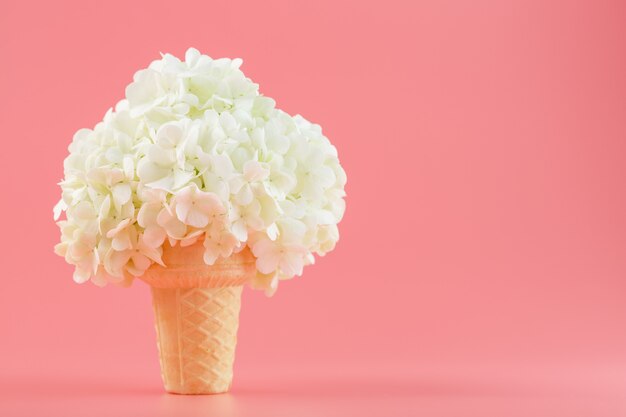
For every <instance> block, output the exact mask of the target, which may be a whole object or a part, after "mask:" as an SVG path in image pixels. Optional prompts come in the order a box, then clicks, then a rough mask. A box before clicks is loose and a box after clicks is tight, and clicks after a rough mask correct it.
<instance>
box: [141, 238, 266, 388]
mask: <svg viewBox="0 0 626 417" xmlns="http://www.w3.org/2000/svg"><path fill="white" fill-rule="evenodd" d="M198 246H199V247H198ZM202 252H203V251H202V245H193V246H189V247H186V248H180V247H174V248H171V247H169V248H164V254H163V260H164V262H165V264H166V265H167V267H166V268H164V267H162V266H158V265H156V266H153V267H151V268H150V269H149V270H148V271H147V272H146V274H144V276H143V277H141V279H142V280H144V281H146V282H147V283H149V284H150V285H151V286H152V302H153V307H154V315H155V324H156V331H157V338H158V348H159V356H160V361H161V374H162V377H163V383H164V385H165V389H166V390H167V391H168V392H172V393H177V394H217V393H221V392H226V391H228V390H229V389H230V386H231V384H232V379H233V363H234V360H235V347H236V344H237V328H238V327H239V311H240V308H241V292H242V289H243V286H242V284H243V283H244V282H245V281H247V280H248V279H250V278H251V277H252V276H254V275H253V274H254V273H255V271H256V269H255V268H254V257H253V256H252V254H250V253H249V252H247V251H245V252H244V251H242V252H240V253H238V254H235V255H233V256H232V257H230V258H228V259H224V260H220V261H218V263H216V264H215V265H213V266H208V265H206V264H204V261H203V260H202ZM250 261H252V263H251V262H250Z"/></svg>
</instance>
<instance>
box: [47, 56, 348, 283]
mask: <svg viewBox="0 0 626 417" xmlns="http://www.w3.org/2000/svg"><path fill="white" fill-rule="evenodd" d="M241 63H242V61H241V60H240V59H234V60H230V59H215V60H214V59H211V58H209V57H208V56H206V55H201V54H200V53H199V52H198V51H197V50H195V49H189V50H188V51H187V53H186V55H185V60H184V61H181V60H180V59H178V58H176V57H174V56H172V55H169V54H166V55H163V57H162V59H160V60H158V61H154V62H152V63H151V64H150V66H149V67H148V68H146V69H143V70H140V71H138V72H137V73H136V74H135V76H134V79H133V82H132V83H131V84H130V85H129V86H128V87H127V88H126V98H125V99H123V100H121V101H120V102H118V103H117V105H116V106H115V108H114V109H110V110H109V111H108V112H107V113H106V115H105V117H104V120H103V121H102V122H100V123H98V124H97V125H96V126H95V128H94V129H93V130H90V129H81V130H79V131H78V132H77V133H76V134H75V135H74V138H73V141H72V143H71V145H70V146H69V156H68V157H67V158H66V159H65V162H64V172H65V178H64V179H63V180H62V181H61V183H60V185H61V188H62V199H61V201H59V203H58V204H57V205H56V206H55V209H54V211H55V219H56V220H58V218H59V217H60V215H61V213H62V212H63V211H65V212H66V219H65V220H61V221H58V225H59V227H60V228H61V243H59V244H58V245H57V246H56V248H55V250H56V252H57V253H58V254H59V255H61V256H64V257H65V260H66V261H67V262H68V263H70V264H73V265H75V273H74V280H75V281H77V282H86V281H88V280H91V281H92V282H94V283H95V284H97V285H104V284H106V283H107V282H117V283H120V282H126V281H128V280H131V279H132V277H136V276H140V275H142V274H143V273H144V271H145V270H146V269H147V268H148V267H150V265H152V264H153V263H155V262H156V263H159V264H163V262H162V260H161V255H162V246H163V244H164V243H165V242H166V241H168V242H169V244H170V245H176V244H179V245H181V246H187V245H191V244H194V243H196V242H197V241H198V240H202V241H203V244H204V248H205V252H204V261H205V262H206V263H207V264H208V265H212V264H213V263H215V262H216V260H217V259H219V258H225V257H228V256H230V255H231V254H232V253H234V252H237V251H240V250H242V249H243V248H245V247H246V246H247V247H249V248H250V250H251V252H252V253H253V254H254V256H255V257H256V266H257V271H258V274H257V279H256V280H255V282H253V283H252V284H253V286H255V287H257V288H263V289H265V290H266V292H268V293H272V292H273V291H275V290H276V286H277V284H278V280H279V279H286V278H291V277H293V276H295V275H300V274H301V273H302V269H303V267H304V266H305V265H307V264H311V263H313V261H314V257H313V254H319V255H324V254H325V253H326V252H328V251H330V250H332V249H333V248H334V246H335V243H336V242H337V240H338V238H339V233H338V230H337V223H338V222H339V221H340V220H341V218H342V216H343V212H344V209H345V203H344V200H343V197H344V195H345V193H344V186H345V183H346V175H345V172H344V171H343V169H342V168H341V166H340V164H339V160H338V158H337V150H336V149H335V147H333V146H332V145H331V143H330V142H329V140H328V139H327V138H326V137H325V136H324V135H323V134H322V131H321V128H320V127H319V126H318V125H315V124H312V123H310V122H308V121H307V120H305V119H304V118H303V117H301V116H290V115H288V114H287V113H285V112H283V111H281V110H279V109H276V108H275V102H274V100H272V99H270V98H268V97H265V96H262V95H260V94H259V92H258V85H257V84H255V83H253V82H252V81H251V80H250V79H248V78H246V76H245V75H244V74H243V72H241V70H240V69H239V67H240V65H241Z"/></svg>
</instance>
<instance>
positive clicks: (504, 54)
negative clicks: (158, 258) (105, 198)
mask: <svg viewBox="0 0 626 417" xmlns="http://www.w3.org/2000/svg"><path fill="white" fill-rule="evenodd" d="M88 3H92V2H37V3H35V2H33V3H29V2H11V4H7V3H6V2H5V3H3V4H2V5H0V54H1V55H0V56H2V58H1V61H0V62H1V63H0V91H1V92H2V100H0V103H1V104H0V129H1V132H2V149H1V150H0V170H1V175H0V181H1V188H0V189H1V190H2V192H3V196H4V197H3V198H2V204H1V206H0V207H1V208H0V210H1V211H2V213H1V214H2V215H1V216H0V222H1V223H0V225H1V229H0V230H2V232H3V234H4V239H3V241H2V243H0V245H1V252H0V253H2V265H3V267H4V280H3V286H2V290H1V291H0V334H1V335H2V336H1V342H0V369H2V371H1V373H0V378H4V379H3V381H4V382H5V383H6V382H7V381H9V382H10V383H12V384H13V386H14V387H17V388H15V389H14V390H13V391H11V390H9V391H8V392H9V396H12V397H11V398H10V399H6V398H5V402H4V404H5V405H6V406H7V407H13V408H11V410H13V411H15V410H18V409H20V408H19V407H20V406H24V407H26V404H27V403H28V401H27V398H28V397H27V394H26V393H27V392H31V393H35V394H37V393H38V392H40V391H41V395H48V397H46V398H48V400H49V402H48V403H45V404H48V406H49V407H50V409H55V408H54V407H57V408H56V409H58V410H63V409H64V407H65V406H64V404H65V403H64V402H63V401H64V400H59V399H58V398H57V397H54V392H57V391H58V392H59V393H60V394H59V398H65V399H66V400H67V401H68V403H67V404H70V403H71V401H70V400H71V399H72V398H73V397H72V395H73V394H72V393H79V394H81V396H82V397H85V396H87V397H88V395H89V393H90V392H91V391H90V389H93V390H99V392H110V393H111V395H112V396H115V395H117V394H118V393H119V394H120V396H121V397H123V393H124V392H130V393H132V392H134V391H133V390H142V389H145V390H147V392H148V393H154V398H157V399H158V400H156V399H154V401H153V402H150V401H151V400H145V401H146V402H145V403H142V404H145V407H153V408H151V410H157V409H158V410H161V411H163V410H165V411H164V413H167V412H169V411H172V410H174V411H175V410H179V409H178V408H177V407H185V406H186V405H188V404H189V403H185V402H184V401H186V400H184V399H180V397H179V399H177V400H171V399H164V398H168V397H162V396H161V394H160V389H161V388H160V386H161V385H160V379H159V371H158V361H157V352H156V346H155V335H154V329H153V326H152V311H151V306H150V295H149V290H148V288H147V287H145V286H144V285H143V284H141V283H139V282H138V283H136V284H135V285H134V286H133V287H132V288H131V289H120V288H115V287H108V288H106V289H99V288H96V287H95V286H92V285H91V284H88V285H82V286H79V285H77V284H74V283H73V281H72V278H71V272H72V271H71V268H70V267H69V266H68V265H66V264H64V262H63V260H62V259H61V258H59V257H57V256H55V255H54V254H53V252H52V247H53V245H54V244H55V243H56V242H57V239H58V230H57V227H56V226H55V225H54V223H53V220H52V206H53V205H54V204H55V203H56V201H57V199H58V197H59V189H58V187H57V186H56V185H55V183H56V182H57V181H58V180H60V178H61V177H62V160H63V158H64V157H65V155H66V153H67V151H66V147H67V145H68V144H69V142H70V140H71V137H72V135H73V133H74V131H76V130H77V129H78V128H81V127H92V126H93V125H94V124H95V123H96V122H97V121H98V120H99V119H101V117H102V116H103V114H104V112H105V111H106V109H107V108H108V107H109V106H111V105H113V104H114V103H115V102H116V101H117V100H118V99H119V98H121V97H122V95H123V92H124V87H125V86H126V84H128V82H129V81H130V80H131V77H132V74H133V73H134V71H136V70H137V69H139V68H142V67H145V66H146V65H147V64H148V63H149V62H150V61H151V60H153V59H155V58H157V57H158V53H159V51H163V52H171V53H174V54H176V55H179V56H180V55H182V54H183V53H184V51H185V49H186V48H187V47H188V46H195V47H196V48H198V49H200V50H201V51H202V52H203V53H206V54H209V55H211V56H212V57H222V56H227V57H242V58H243V59H244V66H243V70H244V72H245V73H246V74H247V75H248V76H249V77H251V78H252V79H253V80H254V81H256V82H258V83H259V84H260V86H261V91H262V92H263V93H265V94H267V95H269V96H271V97H274V98H276V100H277V102H278V106H279V107H280V108H282V109H284V110H286V111H288V112H290V113H301V114H303V115H305V117H307V118H309V119H310V120H313V121H315V122H317V123H319V124H321V125H322V126H323V128H324V131H325V133H326V134H327V136H328V137H329V138H330V139H331V140H332V141H333V143H334V144H335V145H336V146H337V148H338V150H339V153H340V158H341V161H342V164H343V166H344V167H345V169H346V171H347V173H348V186H347V193H348V197H347V207H348V208H347V212H346V216H345V218H344V220H343V222H342V224H341V225H340V226H341V227H340V231H341V233H342V237H341V241H340V243H339V245H338V247H337V249H336V250H335V252H333V253H331V254H330V255H328V256H327V257H325V258H322V259H319V262H318V264H317V265H315V266H313V267H309V268H308V269H307V270H306V271H305V275H304V277H302V278H300V279H296V280H294V281H292V282H286V283H283V284H282V285H281V287H280V288H279V291H278V293H277V294H276V296H275V297H274V298H273V299H267V298H265V296H264V295H263V294H262V293H256V292H252V291H247V292H246V293H245V295H244V306H243V312H242V317H241V328H240V339H239V340H240V344H239V348H238V352H237V364H236V379H235V388H234V391H233V395H232V396H230V397H221V398H222V399H220V400H212V401H214V403H212V404H213V405H211V406H215V407H219V406H216V405H215V404H218V403H217V402H218V401H222V403H221V404H222V405H221V406H224V404H226V405H225V406H224V407H226V408H225V410H226V411H232V410H234V409H236V410H238V411H241V410H243V411H250V410H257V411H258V410H262V409H263V407H264V406H265V407H266V408H265V410H267V411H268V413H270V412H271V410H272V407H273V405H272V404H271V403H264V402H263V400H262V399H259V400H258V401H259V402H258V403H256V405H254V403H253V405H250V404H251V403H249V402H248V403H245V402H243V403H242V402H239V403H237V401H240V400H239V399H240V398H247V397H246V393H248V394H249V393H250V392H257V391H258V390H259V388H262V387H265V388H267V387H268V386H276V387H279V388H280V387H283V388H284V390H283V392H291V394H293V395H290V396H288V397H289V398H290V400H289V401H295V403H287V402H283V403H280V401H279V400H278V399H277V400H276V401H278V404H280V406H281V407H282V406H285V407H286V406H287V404H291V405H292V406H293V407H296V408H297V407H298V404H299V403H298V402H297V401H299V400H301V401H305V402H306V401H309V402H310V404H309V409H312V410H316V409H315V408H311V407H313V405H312V404H316V406H317V407H323V405H324V404H326V403H324V402H323V401H322V402H318V401H317V400H316V399H315V393H316V392H318V391H316V389H317V390H319V392H318V393H319V395H320V396H321V397H320V398H326V402H327V403H328V404H327V405H328V408H327V409H323V408H319V412H320V415H334V414H332V413H331V412H330V411H331V410H335V411H336V410H338V409H337V408H333V406H332V405H331V403H333V402H332V401H331V400H333V399H334V401H335V403H337V404H339V403H340V401H343V400H345V401H347V402H345V403H341V404H343V406H345V407H347V408H346V410H352V411H354V410H356V408H349V407H350V398H352V399H355V400H354V402H355V403H360V404H369V406H368V410H369V411H371V412H372V413H374V411H373V410H377V409H376V406H379V407H380V409H381V410H382V409H387V410H389V407H391V408H393V406H392V404H395V405H398V404H400V403H401V402H399V401H400V399H399V397H393V398H395V400H393V401H391V400H390V401H388V402H385V401H384V398H379V399H380V401H381V402H380V403H375V404H374V403H372V402H371V401H374V400H373V399H371V398H370V399H369V401H370V402H369V403H367V402H366V401H365V400H364V399H363V398H362V397H360V395H363V396H368V397H376V395H375V394H374V393H380V392H386V391H385V390H387V391H388V392H389V393H390V394H389V395H394V393H395V394H397V393H398V392H400V393H403V394H402V397H401V398H402V399H403V400H404V401H407V403H406V405H405V406H406V407H415V408H414V409H415V410H421V411H425V410H426V411H427V410H438V411H440V412H441V413H443V412H444V411H446V410H451V411H450V412H451V413H452V412H453V411H454V404H456V403H454V401H453V400H452V399H450V401H452V402H445V401H442V402H441V404H440V405H439V408H437V407H438V406H437V404H438V403H436V402H434V403H428V395H430V394H432V395H433V396H435V397H436V396H437V395H448V394H449V395H451V396H454V395H456V394H455V393H457V394H458V393H459V392H460V393H464V392H467V393H471V392H474V391H473V390H476V389H477V388H476V387H477V386H483V385H484V384H487V383H489V384H492V385H493V386H494V387H495V386H501V384H500V381H502V380H505V381H513V382H515V381H517V382H516V383H519V384H528V385H529V386H532V387H537V386H539V385H541V384H544V385H546V386H553V382H554V381H560V383H562V384H566V386H567V387H569V388H567V389H570V388H572V387H578V388H576V389H579V390H580V392H585V393H589V392H592V391H593V392H596V391H598V392H601V393H606V392H611V391H612V390H614V391H615V392H623V389H624V388H626V383H625V382H624V381H626V379H625V378H624V377H623V375H624V373H625V372H626V325H625V324H626V302H625V301H626V192H625V189H624V182H625V180H626V168H625V155H626V77H625V74H626V6H625V4H624V3H623V2H618V1H586V2H559V1H553V2H544V1H513V2H497V1H478V2H465V1H458V2H454V1H443V2H434V1H433V2H411V1H406V2H400V1H384V2H374V1H368V2H352V3H348V2H333V1H321V2H320V1H316V2H293V1H263V2H249V3H246V4H240V3H236V2H209V1H197V2H196V1H194V2H163V4H161V5H158V4H155V3H156V2H153V1H141V2H122V1H109V2H106V3H104V2H103V3H100V4H98V5H91V4H88ZM94 3H95V2H94ZM298 378H300V380H301V381H304V382H302V384H304V385H300V386H302V387H305V386H306V384H309V385H308V388H303V389H302V392H300V391H298V390H297V389H295V388H294V391H288V390H287V388H285V386H286V384H287V383H286V382H285V381H292V382H293V385H291V386H295V385H297V383H296V382H297V380H298ZM350 378H352V380H351V379H350ZM63 381H65V382H63ZM107 381H109V382H107ZM111 381H117V382H111ZM281 381H282V382H281ZM342 381H343V382H342ZM350 381H358V382H350ZM437 381H447V382H441V383H440V382H437ZM463 381H465V382H463ZM481 381H482V382H481ZM485 381H487V382H485ZM520 381H521V382H520ZM513 382H511V383H513ZM481 383H482V384H483V385H480V384H481ZM64 384H65V385H64ZM72 384H74V385H72ZM107 384H108V385H107ZM272 384H274V385H272ZM281 384H282V385H281ZM290 384H291V382H290ZM333 384H334V385H333ZM342 384H343V385H342ZM403 384H404V385H403ZM463 384H465V385H463ZM50 385H52V386H53V387H56V388H54V389H52V390H50V388H49V387H50ZM564 386H565V385H564ZM63 387H67V390H66V391H63ZM90 387H91V388H90ZM324 387H331V388H328V390H327V391H324ZM455 387H456V388H455ZM463 387H464V388H463ZM279 388H277V390H278V391H280V389H279ZM493 389H496V388H493ZM564 389H565V388H564ZM55 390H56V391H55ZM81 390H82V391H81ZM107 390H108V391H107ZM261 390H262V389H261ZM285 390H287V391H285ZM351 390H354V393H353V394H354V395H353V396H352V397H351V396H350V395H352V394H350V393H351V392H352V391H351ZM594 390H596V391H594ZM83 391H84V392H83ZM6 392H7V391H6V389H5V394H6ZM51 392H52V394H51ZM142 392H143V391H142ZM303 392H308V393H309V394H310V395H311V396H306V395H304V394H303ZM330 392H336V393H338V394H337V397H336V398H335V397H333V396H330V394H329V393H330ZM489 392H491V391H487V394H486V395H488V394H489ZM298 393H300V396H298V395H299V394H298ZM342 393H344V394H345V395H344V396H343V397H342V395H343V394H342ZM368 393H370V394H371V395H370V394H368ZM83 394H84V395H83ZM37 395H39V394H37ZM64 395H65V397H64ZM146 395H147V394H146ZM250 395H251V394H250ZM259 395H261V394H259ZM268 395H269V394H268ZM467 395H470V394H467ZM148 397H149V396H148ZM148 397H147V398H148ZM344 397H345V398H344ZM418 397H419V398H421V400H420V401H423V403H419V404H418V403H415V402H411V401H413V400H414V399H415V398H418ZM124 398H126V397H124ZM149 398H152V397H149ZM224 398H229V399H228V400H224ZM262 398H270V400H268V401H271V396H263V397H262ZM294 398H295V399H294ZM328 398H330V400H329V399H328ZM346 398H347V399H346ZM389 398H391V397H389ZM389 398H388V399H389ZM456 398H457V402H458V404H464V403H462V401H461V400H460V399H459V396H458V395H457V397H456ZM463 398H465V397H463ZM57 400H58V402H54V401H57ZM119 401H131V400H129V399H128V398H126V400H121V399H120V398H117V397H115V398H114V399H112V400H111V401H108V400H107V401H104V400H103V401H102V404H100V405H99V406H98V407H100V406H101V407H105V408H106V406H109V407H115V406H119V409H120V410H131V409H132V406H131V405H128V404H131V403H132V401H131V402H130V403H128V404H127V405H124V406H122V405H120V404H122V403H120V402H119ZM155 401H156V402H155ZM159 401H160V402H159ZM163 401H165V402H163ZM168 401H169V402H168ZM172 401H174V402H172ZM176 401H178V402H176ZM190 401H201V400H190ZM224 401H231V402H227V403H223V402H224ZM233 401H234V402H233ZM283 401H287V400H285V399H284V398H283ZM329 401H330V402H329ZM433 401H435V400H433ZM459 401H461V402H459ZM335 403H333V404H335ZM7 404H8V405H7ZM84 404H87V405H86V406H85V407H92V408H93V409H95V408H97V406H94V405H93V404H91V403H84ZM90 404H91V405H90ZM94 404H96V403H94ZM105 404H106V406H105ZM132 404H135V403H132ZM155 404H157V405H158V407H157V405H155ZM159 404H160V405H159ZM163 404H165V406H163ZM233 404H234V405H233ZM320 404H321V405H320ZM376 404H377V405H376ZM420 404H422V405H420ZM433 404H434V405H433ZM471 404H474V403H471ZM471 404H469V405H468V404H465V405H464V407H465V408H462V407H461V406H459V407H460V408H459V409H464V410H466V411H468V410H469V411H471V409H472V405H471ZM494 404H495V405H494ZM507 404H508V403H507V402H506V401H503V402H501V403H489V404H487V403H485V404H484V407H486V408H484V409H482V414H481V415H487V414H488V412H487V410H491V411H493V412H494V413H496V414H497V412H496V411H497V410H499V409H498V407H500V406H501V407H502V410H505V409H506V407H507ZM525 404H527V403H525ZM563 404H570V405H568V407H569V406H571V402H569V403H568V402H564V403H563ZM590 404H591V405H589V404H587V405H589V406H590V407H593V405H594V404H595V403H593V402H592V403H590ZM611 404H612V405H613V406H620V407H621V406H626V402H624V401H623V402H622V403H614V404H613V403H611ZM544 405H545V404H544ZM587 405H582V404H581V405H580V407H581V408H576V410H582V409H583V408H582V407H584V406H587ZM31 406H32V404H31ZM135 406H136V407H138V408H137V410H140V409H141V408H140V406H139V403H136V404H135ZM474 406H476V407H478V406H477V405H475V404H474ZM68 407H69V405H68ZM72 407H77V405H76V404H74V405H73V406H72ZM154 407H156V408H154ZM159 407H160V408H159ZM202 407H209V405H206V404H204V405H203V406H202ZM233 407H234V408H233ZM237 407H239V408H237ZM242 407H243V408H242ZM246 407H249V408H246ZM420 407H422V408H420ZM424 407H425V408H424ZM428 407H431V408H428ZM449 407H452V408H449ZM489 407H491V408H489ZM520 407H522V405H521V403H520V404H518V405H517V407H516V409H518V410H520V409H521V410H523V407H522V408H520ZM529 407H530V406H529ZM554 407H557V408H558V405H554ZM564 407H565V406H564ZM296 408H294V409H296ZM191 409H195V408H194V407H191ZM406 409H407V408H404V410H406ZM411 409H413V408H411ZM0 410H2V406H0ZM23 410H25V409H22V411H23ZM324 410H325V411H324ZM477 410H478V408H477ZM494 410H496V411H494ZM118 411H119V410H118ZM535 411H536V410H535ZM596 411H598V410H596ZM15 412H17V411H15ZM155 413H156V411H154V413H153V415H156V414H155ZM365 414H366V413H365ZM365 414H362V415H365ZM65 415H68V414H65ZM339 415H347V414H345V413H343V414H341V413H340V414H339ZM392 415H393V413H392ZM465 415H467V414H465ZM508 415H513V414H510V413H509V414H508ZM534 415H537V414H536V413H535V414H534ZM594 415H600V414H597V413H596V414H594Z"/></svg>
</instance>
